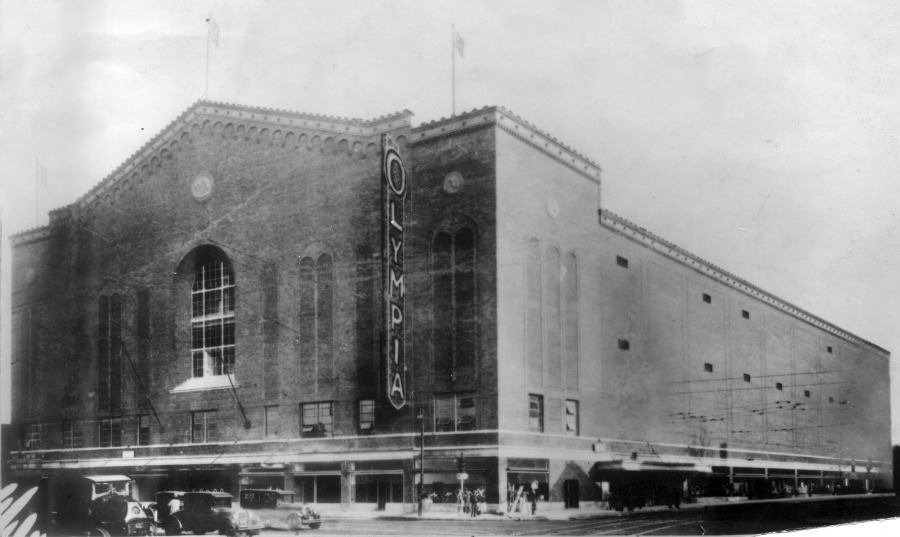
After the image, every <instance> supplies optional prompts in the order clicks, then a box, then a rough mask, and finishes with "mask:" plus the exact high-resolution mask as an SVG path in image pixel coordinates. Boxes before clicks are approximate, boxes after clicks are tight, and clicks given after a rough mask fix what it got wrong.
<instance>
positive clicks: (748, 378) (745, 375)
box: [744, 373, 750, 382]
mask: <svg viewBox="0 0 900 537" xmlns="http://www.w3.org/2000/svg"><path fill="white" fill-rule="evenodd" d="M744 382H750V375H748V374H747V373H744Z"/></svg>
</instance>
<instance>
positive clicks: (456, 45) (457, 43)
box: [450, 24, 465, 116]
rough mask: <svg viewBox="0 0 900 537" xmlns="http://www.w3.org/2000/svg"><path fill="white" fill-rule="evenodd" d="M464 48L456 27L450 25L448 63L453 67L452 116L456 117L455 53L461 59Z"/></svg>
mask: <svg viewBox="0 0 900 537" xmlns="http://www.w3.org/2000/svg"><path fill="white" fill-rule="evenodd" d="M464 48H465V42H464V41H463V38H462V36H461V35H459V33H457V31H456V26H454V25H452V24H451V25H450V63H451V64H452V65H453V77H452V81H453V84H452V85H453V108H452V109H451V110H452V115H454V116H455V115H456V53H457V52H459V57H460V58H462V57H464V56H465V55H464V54H463V49H464Z"/></svg>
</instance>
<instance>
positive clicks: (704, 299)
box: [703, 293, 712, 304]
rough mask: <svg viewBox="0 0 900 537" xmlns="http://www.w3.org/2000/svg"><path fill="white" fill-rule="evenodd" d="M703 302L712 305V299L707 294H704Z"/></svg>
mask: <svg viewBox="0 0 900 537" xmlns="http://www.w3.org/2000/svg"><path fill="white" fill-rule="evenodd" d="M703 301H704V302H706V303H707V304H712V297H711V296H710V295H708V294H706V293H703Z"/></svg>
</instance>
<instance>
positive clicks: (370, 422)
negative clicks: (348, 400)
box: [359, 399, 375, 434]
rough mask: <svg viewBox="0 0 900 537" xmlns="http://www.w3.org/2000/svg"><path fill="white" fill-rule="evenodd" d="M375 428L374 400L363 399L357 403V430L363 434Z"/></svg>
mask: <svg viewBox="0 0 900 537" xmlns="http://www.w3.org/2000/svg"><path fill="white" fill-rule="evenodd" d="M374 427H375V400H374V399H363V400H361V401H360V402H359V430H360V431H362V432H363V433H364V434H368V433H371V432H372V429H373V428H374Z"/></svg>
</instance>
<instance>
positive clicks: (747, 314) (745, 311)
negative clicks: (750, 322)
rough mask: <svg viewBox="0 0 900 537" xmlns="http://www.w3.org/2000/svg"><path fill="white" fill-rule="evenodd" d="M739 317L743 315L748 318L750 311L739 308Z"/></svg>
mask: <svg viewBox="0 0 900 537" xmlns="http://www.w3.org/2000/svg"><path fill="white" fill-rule="evenodd" d="M741 317H743V318H744V319H749V318H750V312H749V311H747V310H741Z"/></svg>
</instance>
